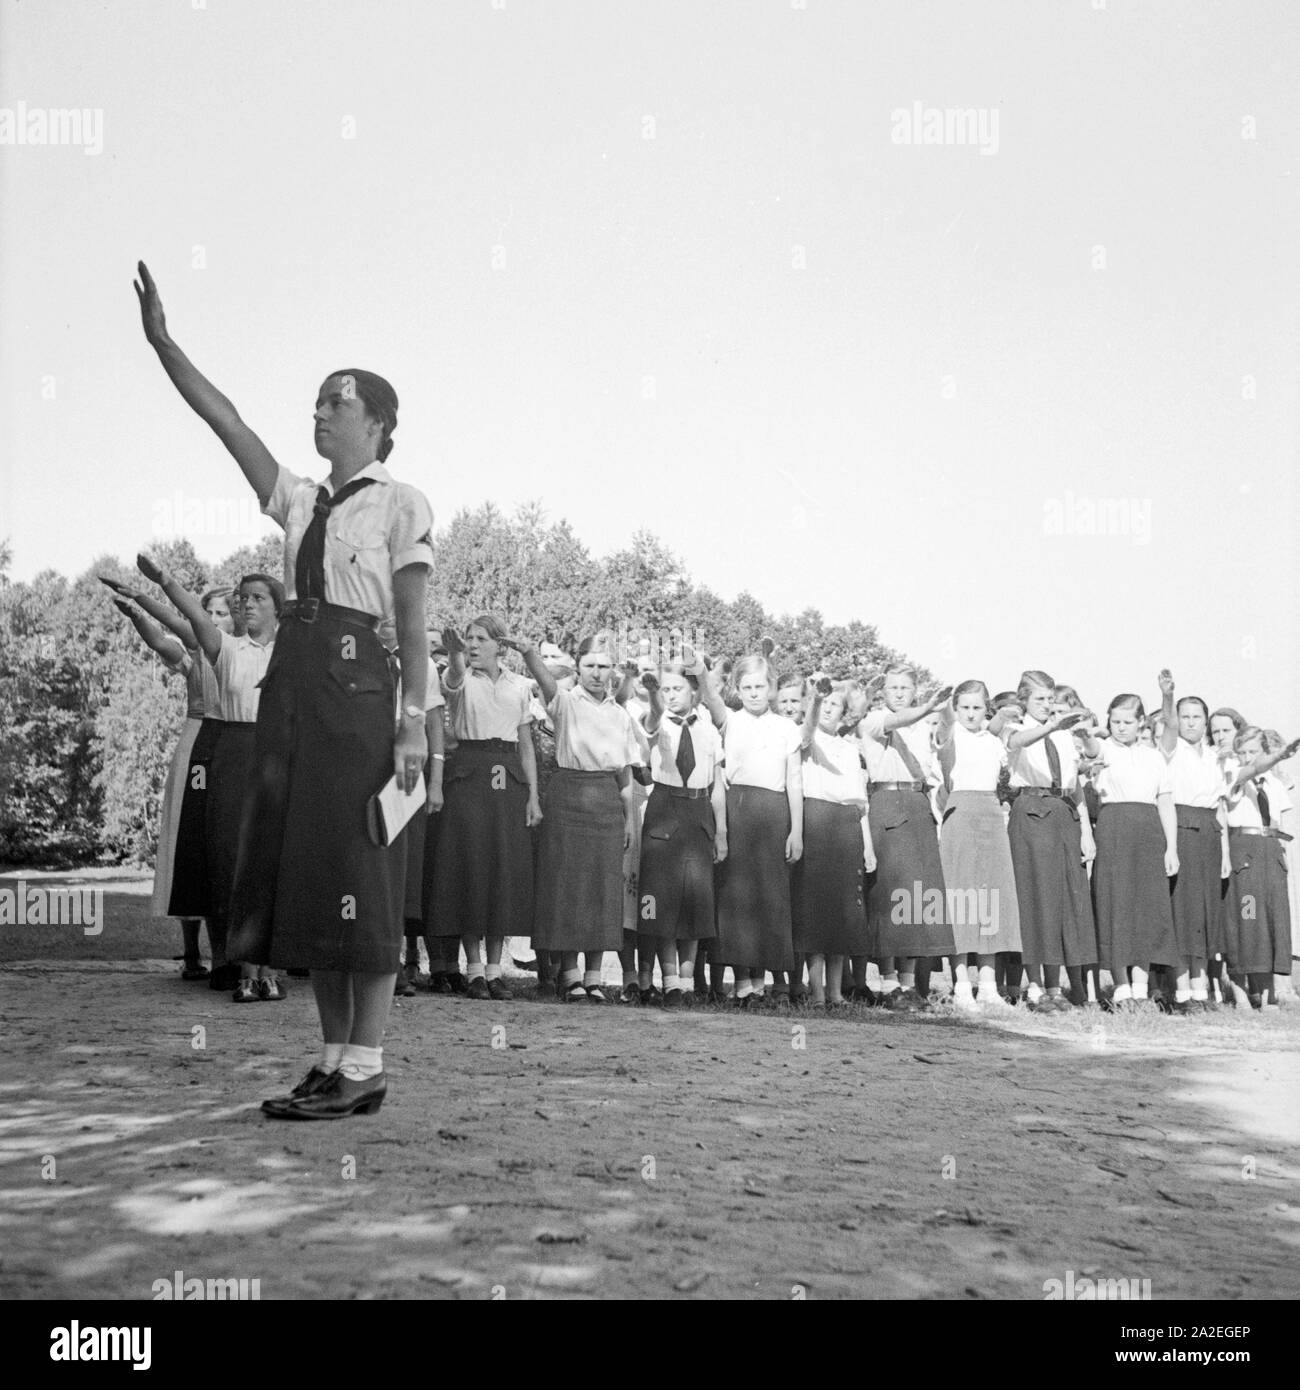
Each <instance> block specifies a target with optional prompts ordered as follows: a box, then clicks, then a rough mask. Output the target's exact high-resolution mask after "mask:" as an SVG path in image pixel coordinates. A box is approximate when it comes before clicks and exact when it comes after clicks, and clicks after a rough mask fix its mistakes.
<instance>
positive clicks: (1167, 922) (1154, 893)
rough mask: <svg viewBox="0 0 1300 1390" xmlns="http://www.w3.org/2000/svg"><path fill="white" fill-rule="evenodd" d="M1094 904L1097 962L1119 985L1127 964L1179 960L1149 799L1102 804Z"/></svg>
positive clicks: (1160, 837)
mask: <svg viewBox="0 0 1300 1390" xmlns="http://www.w3.org/2000/svg"><path fill="white" fill-rule="evenodd" d="M1092 896H1093V907H1094V910H1095V912H1096V915H1097V949H1098V952H1099V955H1098V959H1099V960H1100V962H1101V964H1102V965H1103V966H1104V967H1105V968H1106V969H1107V970H1109V971H1110V973H1111V975H1112V976H1114V977H1115V981H1116V983H1117V984H1122V983H1124V981H1123V980H1122V979H1121V977H1120V974H1119V972H1121V971H1123V970H1125V969H1127V967H1129V966H1131V965H1137V966H1140V967H1141V968H1142V969H1143V970H1146V969H1148V968H1149V967H1150V966H1152V965H1177V964H1178V954H1179V953H1178V941H1177V938H1176V937H1175V935H1174V914H1173V909H1172V908H1171V907H1170V905H1169V879H1168V876H1167V875H1166V874H1165V832H1164V830H1163V828H1162V827H1161V824H1160V812H1159V811H1157V810H1156V808H1155V806H1154V804H1153V803H1151V802H1148V801H1111V802H1105V803H1103V804H1102V808H1101V815H1100V817H1098V820H1097V862H1096V863H1095V864H1094V865H1093V866H1092Z"/></svg>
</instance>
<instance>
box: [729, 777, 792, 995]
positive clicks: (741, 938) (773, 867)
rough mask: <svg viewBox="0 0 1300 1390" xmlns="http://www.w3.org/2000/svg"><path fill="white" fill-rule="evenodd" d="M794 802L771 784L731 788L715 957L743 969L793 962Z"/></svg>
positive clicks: (773, 968)
mask: <svg viewBox="0 0 1300 1390" xmlns="http://www.w3.org/2000/svg"><path fill="white" fill-rule="evenodd" d="M789 835H790V803H789V800H788V798H787V797H786V794H785V792H774V791H769V790H768V789H767V788H766V787H746V786H731V787H728V788H727V857H726V859H725V860H723V862H722V863H721V864H719V865H718V872H717V880H716V883H717V895H718V936H717V942H716V949H715V950H714V951H713V959H715V960H717V961H719V962H722V963H725V964H727V965H733V966H736V967H738V968H740V969H742V970H744V969H748V968H751V967H754V968H757V969H761V970H771V971H773V972H779V971H783V970H790V969H792V968H793V966H794V946H793V942H792V935H791V921H790V870H789V868H788V867H787V865H786V862H785V842H786V840H787V839H788V838H789Z"/></svg>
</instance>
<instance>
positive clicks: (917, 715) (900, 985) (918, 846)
mask: <svg viewBox="0 0 1300 1390" xmlns="http://www.w3.org/2000/svg"><path fill="white" fill-rule="evenodd" d="M951 695H952V687H951V686H948V687H946V688H945V689H943V690H938V691H936V692H935V693H934V694H933V695H932V696H931V697H930V698H929V699H928V700H926V701H925V702H924V703H922V704H917V703H916V672H915V671H913V670H912V669H911V668H910V667H907V666H895V667H892V668H891V669H890V670H889V671H887V672H886V673H885V685H884V697H885V707H884V708H883V709H873V710H870V711H869V712H868V713H867V715H866V716H865V717H864V718H863V720H862V723H861V725H860V726H859V729H858V733H859V737H860V738H861V741H862V752H863V757H864V759H865V761H866V765H867V819H868V822H869V825H870V829H871V843H872V845H873V846H874V848H875V855H876V876H875V879H874V880H873V881H872V884H871V886H870V888H869V889H868V892H867V925H868V928H869V932H870V941H871V949H870V952H869V954H870V955H871V957H872V958H873V959H874V960H876V961H877V962H878V964H879V967H880V977H881V993H882V995H883V1000H882V1003H883V1005H884V1007H886V1008H889V1009H896V1010H900V1011H902V1012H905V1013H915V1012H918V1011H920V1010H922V1009H924V1008H926V1007H927V1004H926V1000H925V998H924V996H923V994H922V992H921V991H920V990H918V988H917V978H916V976H917V967H918V961H919V962H920V966H921V969H922V970H923V971H924V972H925V973H926V974H928V973H929V971H928V966H929V960H930V958H931V957H933V956H951V955H952V953H953V950H954V949H955V947H954V943H953V937H952V926H951V924H950V923H949V921H948V912H947V899H946V895H945V891H944V882H943V865H942V862H941V861H940V858H939V838H938V834H937V832H936V827H935V819H934V810H933V808H932V806H931V805H930V783H931V778H932V777H933V776H934V750H933V745H932V742H931V737H930V726H929V725H928V724H927V723H926V720H927V719H928V718H929V716H930V715H931V714H932V713H933V712H934V711H935V710H937V709H938V708H939V707H940V706H941V705H943V704H944V703H945V702H946V701H947V700H948V698H949V697H950V696H951Z"/></svg>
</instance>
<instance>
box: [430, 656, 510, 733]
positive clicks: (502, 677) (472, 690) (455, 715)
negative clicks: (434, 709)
mask: <svg viewBox="0 0 1300 1390" xmlns="http://www.w3.org/2000/svg"><path fill="white" fill-rule="evenodd" d="M442 688H443V691H444V692H445V694H446V696H447V717H448V719H449V720H450V721H451V727H452V730H453V732H454V733H455V735H456V739H457V741H458V742H459V741H460V740H462V739H467V738H468V739H485V738H499V739H504V740H505V741H506V742H507V743H514V742H515V741H516V740H517V739H518V737H519V726H520V725H521V724H527V723H529V722H530V721H531V720H532V717H533V714H532V697H531V695H530V694H529V687H528V682H527V681H526V680H524V679H523V678H522V677H520V676H517V675H515V673H514V672H513V671H507V670H506V669H505V667H504V666H503V667H501V668H500V670H499V671H498V672H497V676H496V679H495V680H493V679H492V677H491V676H489V675H488V673H487V672H486V671H477V670H475V669H474V668H473V667H466V669H465V677H464V680H463V681H462V682H461V684H460V685H448V684H447V682H446V681H445V680H444V681H443V685H442Z"/></svg>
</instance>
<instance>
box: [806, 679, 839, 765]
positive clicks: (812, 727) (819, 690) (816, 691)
mask: <svg viewBox="0 0 1300 1390" xmlns="http://www.w3.org/2000/svg"><path fill="white" fill-rule="evenodd" d="M834 688H835V687H834V686H833V685H832V684H831V683H830V679H829V677H827V676H822V678H821V679H820V680H819V681H818V682H817V683H816V684H815V685H814V686H813V693H812V699H811V700H809V701H808V708H807V710H806V711H805V712H804V717H803V723H802V724H801V725H800V726H799V747H800V748H802V749H805V750H806V749H809V748H811V747H812V741H813V735H814V734H815V733H816V732H817V723H818V721H819V720H820V719H821V714H822V701H823V700H824V699H825V698H826V697H827V696H828V695H829V694H830V693H831V691H832V690H834Z"/></svg>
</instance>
